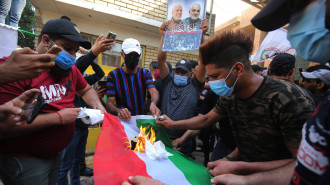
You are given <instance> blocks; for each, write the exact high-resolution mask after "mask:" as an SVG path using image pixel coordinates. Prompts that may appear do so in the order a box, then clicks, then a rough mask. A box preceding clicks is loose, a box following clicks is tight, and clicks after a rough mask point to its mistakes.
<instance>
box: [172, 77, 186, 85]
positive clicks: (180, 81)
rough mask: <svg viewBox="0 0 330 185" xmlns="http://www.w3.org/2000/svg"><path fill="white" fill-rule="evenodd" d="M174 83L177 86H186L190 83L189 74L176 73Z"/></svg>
mask: <svg viewBox="0 0 330 185" xmlns="http://www.w3.org/2000/svg"><path fill="white" fill-rule="evenodd" d="M174 83H175V85H177V86H185V85H187V84H188V77H187V76H180V75H174Z"/></svg>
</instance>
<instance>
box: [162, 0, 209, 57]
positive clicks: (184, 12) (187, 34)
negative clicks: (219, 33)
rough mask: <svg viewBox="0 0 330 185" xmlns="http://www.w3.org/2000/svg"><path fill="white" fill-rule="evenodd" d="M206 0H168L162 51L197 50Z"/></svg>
mask: <svg viewBox="0 0 330 185" xmlns="http://www.w3.org/2000/svg"><path fill="white" fill-rule="evenodd" d="M205 5H206V0H168V2H167V23H168V26H167V31H166V32H165V36H164V41H163V44H162V51H188V50H197V49H198V47H199V45H200V44H201V41H202V35H203V30H202V29H201V24H202V20H203V19H204V17H205Z"/></svg>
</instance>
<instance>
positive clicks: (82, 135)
mask: <svg viewBox="0 0 330 185" xmlns="http://www.w3.org/2000/svg"><path fill="white" fill-rule="evenodd" d="M87 136H88V128H81V127H76V128H75V131H74V134H73V138H72V140H71V142H70V144H69V145H68V146H67V147H65V149H64V150H63V152H62V159H61V167H60V173H59V177H58V182H57V185H67V184H68V177H67V174H68V171H69V170H70V182H71V184H72V185H80V161H81V160H82V159H83V158H85V149H86V143H87Z"/></svg>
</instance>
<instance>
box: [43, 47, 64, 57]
mask: <svg viewBox="0 0 330 185" xmlns="http://www.w3.org/2000/svg"><path fill="white" fill-rule="evenodd" d="M61 51H62V48H60V47H59V46H57V45H53V46H52V47H51V48H50V49H49V50H48V51H47V52H46V53H47V54H54V55H58V54H59V53H60V52H61Z"/></svg>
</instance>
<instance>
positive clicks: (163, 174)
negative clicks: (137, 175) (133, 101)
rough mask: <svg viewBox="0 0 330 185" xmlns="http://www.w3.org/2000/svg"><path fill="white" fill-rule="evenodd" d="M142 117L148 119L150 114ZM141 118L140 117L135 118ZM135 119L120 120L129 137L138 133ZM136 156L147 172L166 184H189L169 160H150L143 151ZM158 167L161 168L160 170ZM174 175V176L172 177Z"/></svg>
mask: <svg viewBox="0 0 330 185" xmlns="http://www.w3.org/2000/svg"><path fill="white" fill-rule="evenodd" d="M143 118H144V119H150V118H152V117H150V116H148V117H147V116H144V117H143ZM136 119H141V117H139V118H136ZM136 119H135V118H134V117H132V119H131V120H130V121H123V120H120V121H121V123H122V125H123V126H124V128H125V132H126V135H127V137H128V138H129V139H132V138H134V137H137V136H138V135H139V132H140V131H139V129H138V128H137V127H136ZM135 154H137V156H138V157H139V158H140V159H141V160H142V161H144V162H145V164H146V167H147V173H148V174H149V175H150V176H151V177H152V178H154V179H157V180H159V181H161V182H162V183H164V184H166V185H186V184H187V185H190V183H189V182H188V181H187V179H186V177H185V176H184V174H183V173H182V171H180V170H179V169H178V168H177V167H176V166H175V165H174V164H173V163H172V161H171V160H169V159H166V160H151V159H150V158H148V157H147V155H146V154H145V153H142V154H141V153H137V152H135ZM159 167H161V168H162V169H161V170H160V169H159ZM172 177H175V178H172Z"/></svg>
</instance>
